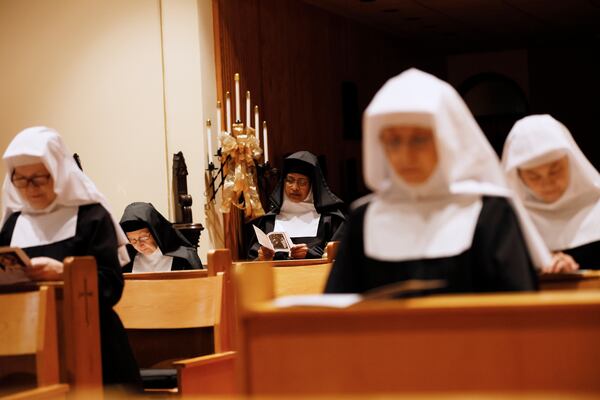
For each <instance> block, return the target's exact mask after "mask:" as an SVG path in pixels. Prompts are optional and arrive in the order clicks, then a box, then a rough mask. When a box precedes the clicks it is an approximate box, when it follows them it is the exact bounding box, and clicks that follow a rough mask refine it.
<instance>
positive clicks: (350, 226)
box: [325, 204, 368, 293]
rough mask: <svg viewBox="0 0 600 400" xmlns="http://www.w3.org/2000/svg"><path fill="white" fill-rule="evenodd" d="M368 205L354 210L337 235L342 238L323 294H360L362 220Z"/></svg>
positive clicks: (362, 257) (362, 260) (362, 255)
mask: <svg viewBox="0 0 600 400" xmlns="http://www.w3.org/2000/svg"><path fill="white" fill-rule="evenodd" d="M367 206H368V204H365V205H363V206H362V207H359V208H358V209H356V210H355V211H354V212H353V213H352V214H351V215H350V218H349V220H347V221H346V222H345V223H344V225H345V226H344V227H343V228H342V231H341V232H340V233H339V235H341V236H342V238H341V243H340V247H339V249H338V253H337V256H336V258H335V263H334V264H333V267H332V268H331V272H330V274H329V278H328V279H327V284H326V285H325V293H361V292H362V291H363V290H362V286H361V279H360V267H361V266H362V265H363V264H364V261H365V260H364V252H363V236H362V233H363V219H364V215H365V211H366V209H367ZM340 228H341V226H340Z"/></svg>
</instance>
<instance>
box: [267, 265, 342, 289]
mask: <svg viewBox="0 0 600 400" xmlns="http://www.w3.org/2000/svg"><path fill="white" fill-rule="evenodd" d="M330 270H331V264H330V263H321V264H316V265H303V266H297V267H274V268H273V273H274V274H275V276H274V283H275V296H276V297H281V296H288V295H296V294H320V293H323V290H324V289H325V283H326V282H327V277H328V276H329V271H330Z"/></svg>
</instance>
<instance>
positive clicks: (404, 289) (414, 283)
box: [274, 279, 447, 308]
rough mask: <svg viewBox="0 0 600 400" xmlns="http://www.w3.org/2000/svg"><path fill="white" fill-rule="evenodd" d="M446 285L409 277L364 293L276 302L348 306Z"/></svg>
mask: <svg viewBox="0 0 600 400" xmlns="http://www.w3.org/2000/svg"><path fill="white" fill-rule="evenodd" d="M446 285H447V282H446V281H445V280H439V279H435V280H433V279H425V280H423V279H409V280H406V281H401V282H395V283H391V284H389V285H385V286H381V287H378V288H375V289H371V290H369V291H368V292H365V293H363V294H362V295H361V294H356V293H339V294H309V295H291V296H283V297H279V298H277V299H275V301H274V304H275V306H276V307H279V308H284V307H296V306H304V307H307V306H312V307H333V308H346V307H350V306H352V305H354V304H356V303H360V302H362V301H369V300H384V299H400V298H408V297H420V296H426V295H428V294H433V293H435V292H436V291H437V290H439V289H443V288H445V287H446Z"/></svg>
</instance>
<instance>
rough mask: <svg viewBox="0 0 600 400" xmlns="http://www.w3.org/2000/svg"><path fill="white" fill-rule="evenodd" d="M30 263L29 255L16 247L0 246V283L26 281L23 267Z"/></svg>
mask: <svg viewBox="0 0 600 400" xmlns="http://www.w3.org/2000/svg"><path fill="white" fill-rule="evenodd" d="M29 265H31V262H30V260H29V257H27V255H26V254H25V253H24V252H23V250H21V249H19V248H16V247H0V285H10V284H13V283H19V282H28V281H29V280H30V279H29V278H28V277H27V275H26V274H25V268H27V267H28V266H29Z"/></svg>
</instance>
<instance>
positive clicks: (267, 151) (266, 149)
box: [263, 121, 269, 164]
mask: <svg viewBox="0 0 600 400" xmlns="http://www.w3.org/2000/svg"><path fill="white" fill-rule="evenodd" d="M263 151H264V154H265V164H266V163H268V162H269V142H268V141H267V121H263Z"/></svg>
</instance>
